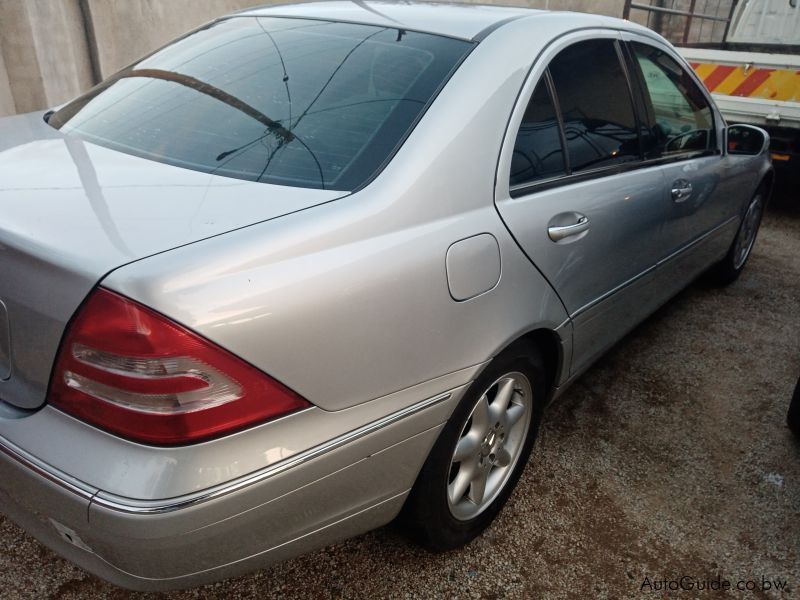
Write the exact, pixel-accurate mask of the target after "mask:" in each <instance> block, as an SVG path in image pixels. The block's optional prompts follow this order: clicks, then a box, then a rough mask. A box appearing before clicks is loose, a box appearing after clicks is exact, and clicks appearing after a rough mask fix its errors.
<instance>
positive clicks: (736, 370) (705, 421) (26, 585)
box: [0, 205, 800, 598]
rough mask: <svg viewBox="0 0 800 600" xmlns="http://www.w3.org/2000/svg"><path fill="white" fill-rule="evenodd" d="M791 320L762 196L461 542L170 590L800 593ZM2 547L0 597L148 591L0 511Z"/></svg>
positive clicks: (374, 536)
mask: <svg viewBox="0 0 800 600" xmlns="http://www.w3.org/2000/svg"><path fill="white" fill-rule="evenodd" d="M789 206H790V205H789ZM797 206H800V205H797ZM799 316H800V209H791V208H790V207H787V206H784V207H783V208H781V207H779V206H778V207H773V208H772V209H771V210H770V212H769V213H768V214H767V216H766V217H765V221H764V224H763V227H762V231H761V234H760V237H759V240H758V242H757V244H756V247H755V251H754V255H753V256H752V258H751V261H750V263H749V265H748V267H747V269H746V270H745V273H744V274H743V276H742V277H741V278H740V280H739V281H738V282H736V283H735V284H734V285H732V286H730V287H729V288H727V289H724V290H719V289H714V288H710V287H708V286H706V285H704V284H702V283H696V284H694V285H692V286H691V287H690V288H689V289H687V290H686V291H684V292H683V293H682V294H681V295H679V296H678V297H677V298H675V299H674V300H673V301H671V302H670V303H669V304H668V305H667V306H665V307H664V308H663V309H661V310H660V311H659V312H658V313H656V314H655V315H654V316H653V317H652V318H650V319H649V320H648V321H647V322H645V323H644V324H642V325H641V326H640V327H638V328H637V329H636V330H635V331H634V332H633V333H632V334H631V335H629V336H628V337H627V338H626V339H625V340H623V341H622V342H621V343H620V344H618V345H617V346H616V347H615V348H614V349H613V350H612V351H611V352H610V353H609V354H608V355H606V356H605V357H604V358H603V359H602V360H601V361H600V362H599V363H597V364H596V365H595V366H594V367H593V368H592V369H591V370H590V371H589V372H587V373H586V375H584V376H583V377H582V378H581V379H580V380H579V381H578V382H577V383H576V385H575V386H573V387H572V388H571V390H570V391H569V392H568V393H567V394H566V395H565V396H564V397H563V398H562V399H561V400H560V401H559V402H558V403H556V404H555V405H554V406H552V407H551V408H550V409H549V410H548V413H547V415H546V422H545V425H544V426H543V429H542V433H541V436H540V438H539V441H538V442H537V448H536V449H535V450H534V457H533V459H532V461H531V463H530V464H529V465H528V467H527V469H526V471H525V473H524V475H523V477H522V479H521V481H520V483H519V486H518V488H517V490H516V492H515V493H514V495H513V496H512V498H511V500H510V501H509V503H508V505H507V506H506V508H505V510H504V511H503V513H502V514H501V516H500V517H499V518H498V520H497V521H496V522H495V524H494V525H493V526H492V527H491V528H490V529H489V531H488V532H486V533H485V534H484V535H483V536H482V537H481V538H479V539H478V540H476V541H475V542H473V543H472V544H471V545H470V546H469V547H467V548H464V549H462V550H459V551H454V552H450V553H446V554H441V555H431V554H429V553H427V552H425V551H423V550H420V549H418V548H416V547H414V546H413V545H411V544H410V543H409V542H407V541H406V540H405V538H404V537H403V536H402V533H401V532H399V531H397V530H396V529H394V528H392V527H387V528H384V529H381V530H378V531H375V532H372V533H369V534H367V535H363V536H361V537H358V538H355V539H352V540H349V541H347V542H344V543H341V544H337V545H335V546H331V547H328V548H325V549H323V550H320V551H318V552H314V553H312V554H309V555H306V556H303V557H300V558H297V559H295V560H292V561H289V562H286V563H283V564H281V565H278V566H276V567H274V568H271V569H268V570H264V571H261V572H258V573H254V574H252V575H248V576H245V577H242V578H239V579H235V580H229V581H225V582H222V583H219V584H216V585H213V586H208V587H205V588H199V589H195V590H189V591H186V592H180V593H174V594H170V595H169V596H168V597H170V598H198V597H224V598H236V597H260V598H269V597H304V598H365V597H370V598H373V597H392V598H398V597H419V598H422V597H458V598H464V597H483V598H505V597H508V598H561V597H581V598H589V597H599V598H603V597H607V598H620V597H639V596H642V595H643V596H645V597H646V596H650V597H654V598H656V597H664V594H663V592H657V591H651V588H650V587H648V585H647V582H648V581H649V582H650V584H651V585H652V586H655V585H656V583H655V582H656V581H658V580H662V579H664V578H665V577H666V578H668V579H673V578H679V577H681V576H684V575H685V576H689V577H692V578H697V579H716V578H717V576H720V577H721V578H722V579H728V580H730V581H731V583H732V585H734V586H735V585H737V582H739V581H745V582H746V581H748V580H754V581H756V582H757V585H758V587H759V588H760V587H761V585H762V577H766V578H768V579H772V580H774V579H775V578H781V579H782V580H784V581H788V585H787V588H786V590H785V591H784V592H783V593H782V594H777V593H775V591H774V589H773V590H770V591H769V592H767V593H762V592H760V591H755V592H747V593H743V594H741V593H732V594H730V595H731V596H732V597H734V596H737V595H741V596H743V597H751V596H752V597H756V598H763V597H781V596H782V597H792V596H794V595H798V596H800V518H799V517H800V441H798V440H796V439H794V438H793V437H792V436H791V434H790V433H789V430H788V429H787V427H786V426H785V416H786V409H787V405H788V401H789V398H790V396H791V392H792V388H793V385H794V382H795V381H796V379H797V377H798V375H800V318H799ZM0 547H2V548H3V552H2V555H0V595H2V596H3V597H6V598H47V597H50V598H101V597H110V598H122V597H129V596H131V597H136V598H145V597H149V596H147V595H143V594H128V593H127V592H125V591H124V590H120V589H117V588H115V587H113V586H111V585H109V584H106V583H104V582H102V581H100V580H98V579H96V578H94V577H93V576H91V575H88V574H87V573H85V572H83V571H82V570H80V569H79V568H77V567H75V566H72V565H71V564H70V563H68V562H66V561H64V560H62V559H60V558H58V557H57V556H55V555H54V554H53V553H52V552H50V551H49V550H47V549H45V548H44V547H42V546H41V545H39V544H38V543H37V542H36V541H34V540H33V539H32V538H30V537H29V536H28V535H26V534H25V533H24V532H23V531H21V530H20V529H19V528H18V527H16V526H15V525H13V524H12V523H10V522H9V521H7V520H6V519H4V518H2V517H0ZM646 578H647V579H646ZM643 584H644V589H642V586H643ZM695 595H696V594H688V593H687V594H686V596H687V597H689V596H695ZM702 595H703V596H704V595H707V594H702Z"/></svg>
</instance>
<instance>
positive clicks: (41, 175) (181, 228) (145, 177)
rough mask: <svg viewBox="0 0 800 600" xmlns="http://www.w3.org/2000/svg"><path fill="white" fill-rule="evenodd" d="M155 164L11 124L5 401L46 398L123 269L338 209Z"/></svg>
mask: <svg viewBox="0 0 800 600" xmlns="http://www.w3.org/2000/svg"><path fill="white" fill-rule="evenodd" d="M345 194H346V193H345V192H341V191H330V190H318V189H308V188H293V187H285V186H277V185H270V184H264V183H255V182H249V181H243V180H238V179H230V178H225V177H219V176H215V175H213V174H207V173H200V172H196V171H192V170H189V169H184V168H179V167H174V166H170V165H166V164H161V163H155V162H152V161H149V160H146V159H143V158H138V157H135V156H131V155H127V154H124V153H121V152H117V151H114V150H110V149H108V148H104V147H101V146H97V145H94V144H90V143H87V142H84V141H81V140H79V139H77V138H74V137H71V136H65V135H63V134H61V133H59V132H58V131H56V130H54V129H52V128H51V127H49V126H48V125H47V124H46V123H45V122H44V121H43V119H42V115H41V114H40V113H39V114H29V115H21V116H17V117H9V118H6V119H0V399H1V400H3V401H5V402H9V403H11V404H14V405H16V406H19V407H21V408H31V409H32V408H36V407H38V406H40V405H41V404H42V403H43V402H44V401H45V396H46V393H47V385H48V381H49V377H50V369H51V367H52V363H53V361H54V358H55V355H56V352H57V350H58V345H59V342H60V340H61V337H62V335H63V332H64V328H65V326H66V325H67V323H68V322H69V319H70V318H71V317H72V315H73V314H74V313H75V310H76V309H77V308H78V306H79V305H80V304H81V302H82V301H83V300H84V299H85V298H86V296H87V294H88V293H89V292H90V291H91V290H92V288H93V287H94V286H95V285H96V284H97V282H98V281H100V280H101V279H102V278H103V277H104V276H105V275H106V274H107V273H109V272H110V271H112V270H114V269H116V268H117V267H119V266H121V265H124V264H127V263H130V262H133V261H136V260H139V259H142V258H145V257H147V256H151V255H153V254H157V253H159V252H164V251H167V250H170V249H172V248H175V247H178V246H182V245H185V244H190V243H193V242H196V241H199V240H201V239H205V238H208V237H211V236H215V235H219V234H222V233H225V232H227V231H231V230H233V229H237V228H240V227H245V226H247V225H251V224H253V223H257V222H260V221H265V220H269V219H273V218H277V217H280V216H282V215H286V214H289V213H292V212H295V211H298V210H303V209H305V208H309V207H311V206H314V205H317V204H320V203H324V202H328V201H330V200H334V199H336V198H338V197H341V196H343V195H345Z"/></svg>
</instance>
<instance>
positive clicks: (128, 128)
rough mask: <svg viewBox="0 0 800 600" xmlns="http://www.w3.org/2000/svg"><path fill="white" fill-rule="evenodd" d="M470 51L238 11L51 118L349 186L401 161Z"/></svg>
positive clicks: (124, 147)
mask: <svg viewBox="0 0 800 600" xmlns="http://www.w3.org/2000/svg"><path fill="white" fill-rule="evenodd" d="M470 48H472V44H471V43H469V42H464V41H460V40H455V39H451V38H446V37H442V36H437V35H431V34H425V33H417V32H413V31H405V30H403V29H393V28H388V27H375V26H369V25H356V24H349V23H337V22H331V21H312V20H305V19H288V18H266V17H249V16H242V17H235V18H230V19H225V20H222V21H218V22H217V23H214V24H212V25H210V26H208V27H206V28H204V29H202V30H199V31H196V32H194V33H192V34H190V35H188V36H187V37H185V38H183V39H181V40H179V41H177V42H175V43H173V44H171V45H169V46H167V47H165V48H163V49H162V50H160V51H158V52H156V53H155V54H153V55H152V56H150V57H149V58H147V59H145V60H143V61H141V62H139V63H137V64H135V65H132V66H130V67H128V68H127V69H124V70H123V71H121V72H119V73H117V74H116V75H114V76H113V77H111V78H110V79H108V80H107V81H105V82H103V83H101V84H100V85H98V86H97V87H95V88H94V89H92V90H91V91H89V92H88V93H87V94H85V95H84V96H81V97H79V98H77V99H76V100H74V101H73V102H71V103H69V104H67V105H66V106H64V107H63V108H61V109H60V110H59V111H58V112H56V113H54V114H53V115H52V116H51V117H50V119H49V121H48V122H49V123H50V125H52V126H53V127H55V128H56V129H60V130H61V131H62V132H64V133H67V134H70V135H76V136H78V137H80V138H82V139H84V140H86V141H89V142H93V143H96V144H99V145H102V146H106V147H109V148H113V149H114V150H119V151H121V152H126V153H128V154H134V155H136V156H141V157H145V158H148V159H151V160H155V161H159V162H164V163H168V164H171V165H176V166H179V167H185V168H188V169H194V170H197V171H203V172H207V173H213V174H216V175H223V176H227V177H235V178H238V179H246V180H249V181H262V182H267V183H274V184H279V185H290V186H297V187H308V188H323V189H333V190H345V191H349V190H353V189H356V188H358V187H360V186H361V185H362V184H364V183H365V182H367V181H368V180H369V179H370V178H371V177H372V175H373V174H374V173H375V172H376V171H377V170H378V169H379V168H380V167H381V166H382V165H383V164H384V163H385V162H386V160H387V159H388V158H390V157H391V155H392V154H393V152H394V150H395V149H396V147H397V146H398V145H399V144H400V143H401V142H402V140H403V139H404V138H405V136H406V135H407V134H408V132H409V130H410V129H411V127H412V126H413V124H414V123H415V120H416V119H417V118H418V117H419V116H420V114H421V113H422V112H423V111H424V109H425V107H426V106H427V105H428V103H429V102H430V101H431V100H432V98H433V97H434V95H435V94H436V91H437V90H438V89H439V87H440V86H441V85H442V84H443V82H445V81H446V80H447V78H448V77H449V75H450V73H451V72H452V71H453V70H454V69H455V67H456V66H457V65H458V63H459V62H460V61H461V59H462V58H463V56H464V55H465V54H466V53H467V52H468V51H469V50H470Z"/></svg>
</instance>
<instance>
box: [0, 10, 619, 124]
mask: <svg viewBox="0 0 800 600" xmlns="http://www.w3.org/2000/svg"><path fill="white" fill-rule="evenodd" d="M281 1H282V0H272V1H270V0H0V116H3V115H10V114H15V113H22V112H29V111H33V110H40V109H43V108H46V107H50V106H54V105H57V104H61V103H62V102H65V101H67V100H69V99H70V98H73V97H75V96H76V95H78V94H79V93H80V92H82V91H84V90H86V89H88V88H90V87H91V86H92V85H93V84H94V83H96V82H97V81H99V80H100V79H103V78H105V77H107V76H109V75H111V74H112V73H114V72H116V71H117V70H119V69H121V68H122V67H124V66H126V65H128V64H130V63H131V62H133V61H135V60H137V59H138V58H140V57H142V56H143V55H145V54H148V53H150V52H152V51H153V50H155V49H157V48H158V47H160V46H162V45H163V44H165V43H166V42H168V41H169V40H171V39H173V38H175V37H177V36H179V35H181V34H182V33H185V32H186V31H188V30H190V29H193V28H195V27H197V26H199V25H202V24H203V23H205V22H207V21H210V20H212V19H214V18H216V17H218V16H221V15H224V14H228V13H231V12H234V11H237V10H241V9H244V8H247V7H250V6H256V5H263V4H271V3H272V4H277V3H279V2H281ZM467 1H474V3H476V4H506V5H512V6H528V7H531V8H549V9H552V10H578V11H587V12H595V13H598V14H606V15H612V16H621V15H622V7H623V5H624V3H625V2H624V0H467Z"/></svg>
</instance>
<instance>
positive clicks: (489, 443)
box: [447, 371, 533, 521]
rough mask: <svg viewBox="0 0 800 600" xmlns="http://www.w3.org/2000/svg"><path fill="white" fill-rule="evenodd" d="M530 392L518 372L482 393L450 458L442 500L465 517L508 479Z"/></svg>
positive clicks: (527, 421) (527, 417)
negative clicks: (445, 497) (445, 500)
mask: <svg viewBox="0 0 800 600" xmlns="http://www.w3.org/2000/svg"><path fill="white" fill-rule="evenodd" d="M532 398H533V393H532V389H531V383H530V380H529V379H528V378H527V377H526V376H525V375H524V374H522V373H520V372H517V371H514V372H511V373H507V374H505V375H503V376H502V377H500V378H498V379H497V380H495V381H494V383H492V384H491V385H490V386H488V388H487V389H486V390H485V391H484V392H483V394H481V396H480V398H479V399H478V401H477V403H476V404H475V406H474V407H473V409H472V412H471V413H470V415H469V417H468V418H467V421H466V423H464V426H463V428H462V431H461V435H460V436H459V439H458V442H457V443H456V446H455V448H454V450H453V455H452V458H451V461H450V472H449V477H448V482H447V504H448V507H449V508H450V513H451V514H452V515H453V517H455V518H456V519H458V520H461V521H466V520H469V519H472V518H474V517H476V516H477V515H479V514H480V513H481V512H483V511H484V510H485V509H486V508H487V507H488V506H489V505H490V504H491V503H492V502H493V501H494V499H495V498H496V497H497V496H498V494H499V493H500V492H501V490H502V489H503V488H504V487H505V485H506V484H507V483H508V480H509V478H510V476H511V473H512V472H513V471H514V467H515V465H516V464H517V462H518V461H519V457H520V455H521V454H522V449H523V447H524V445H525V439H526V437H527V435H528V430H529V429H530V426H531V417H532V412H533V405H532Z"/></svg>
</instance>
